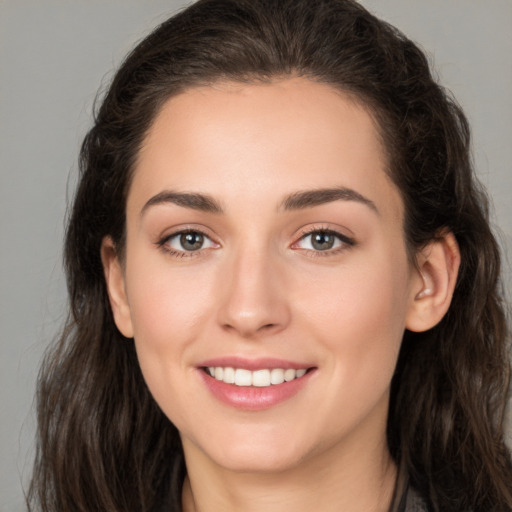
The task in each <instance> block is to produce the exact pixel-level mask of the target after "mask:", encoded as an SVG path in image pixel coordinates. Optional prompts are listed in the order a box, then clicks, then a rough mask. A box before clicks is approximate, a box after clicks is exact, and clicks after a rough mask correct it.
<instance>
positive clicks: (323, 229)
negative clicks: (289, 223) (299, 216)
mask: <svg viewBox="0 0 512 512" xmlns="http://www.w3.org/2000/svg"><path fill="white" fill-rule="evenodd" d="M314 233H325V234H329V235H333V236H335V237H336V238H337V240H338V241H339V242H340V243H341V244H340V245H338V246H337V247H333V248H331V249H326V250H324V251H322V250H316V249H309V248H302V247H299V246H298V244H299V242H301V241H302V240H304V239H305V238H307V237H308V236H311V235H312V234H314ZM355 245H356V240H355V239H354V238H353V237H352V236H349V235H347V234H345V233H343V232H342V231H340V230H338V229H335V228H332V227H330V226H326V225H316V226H311V227H308V228H306V229H302V230H301V231H300V232H299V234H298V236H297V238H296V241H295V242H293V244H292V245H291V248H292V249H296V250H301V251H304V252H309V253H313V254H314V255H315V256H329V255H333V254H337V253H339V252H341V251H344V250H346V249H348V248H350V247H353V246H355Z"/></svg>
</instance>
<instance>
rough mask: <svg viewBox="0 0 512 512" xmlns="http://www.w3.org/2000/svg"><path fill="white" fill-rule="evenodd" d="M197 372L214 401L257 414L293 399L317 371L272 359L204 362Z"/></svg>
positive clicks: (313, 368) (300, 364)
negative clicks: (214, 398) (258, 411)
mask: <svg viewBox="0 0 512 512" xmlns="http://www.w3.org/2000/svg"><path fill="white" fill-rule="evenodd" d="M198 370H200V372H199V374H200V375H201V377H202V379H203V382H204V383H205V384H206V386H207V388H208V389H209V390H210V392H211V393H212V394H213V395H214V396H215V397H216V398H217V399H219V400H220V401H222V402H223V403H225V404H228V405H230V406H231V407H234V408H237V409H244V410H251V411H256V410H262V409H268V408H271V407H273V406H275V405H277V404H279V403H281V402H284V401H286V400H288V399H290V398H292V397H293V396H295V395H296V394H297V393H298V392H299V391H300V390H301V389H302V388H303V387H304V386H305V385H306V383H307V382H308V381H309V377H310V376H311V374H312V373H314V370H316V368H315V367H313V366H309V365H307V364H304V363H297V362H291V361H283V360H275V359H265V360H262V359H260V360H242V359H238V358H224V359H216V360H210V361H206V362H204V363H202V364H201V365H200V366H199V367H198Z"/></svg>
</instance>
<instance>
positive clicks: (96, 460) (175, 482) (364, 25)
mask: <svg viewBox="0 0 512 512" xmlns="http://www.w3.org/2000/svg"><path fill="white" fill-rule="evenodd" d="M286 76H303V77H306V78H308V79H311V80H315V81H318V82H322V83H326V84H329V85H331V86H332V87H334V88H335V89H337V90H340V91H342V92H344V93H346V94H349V95H351V96H352V97H354V98H355V99H356V101H358V102H359V103H360V104H362V105H365V106H366V107H367V108H368V110H369V111H370V112H371V113H372V115H373V116H374V119H375V120H376V124H377V126H378V129H379V134H380V137H381V138H382V141H383V146H384V148H385V150H386V152H387V160H388V168H387V172H388V174H389V176H390V178H391V179H392V181H393V182H394V183H395V185H396V186H397V187H398V189H399V190H400V192H401V197H402V199H403V201H404V205H405V220H404V226H403V229H404V237H405V240H406V242H407V247H408V251H409V254H410V257H411V258H412V259H414V255H415V253H416V252H417V251H418V250H420V249H421V248H422V247H424V246H425V245H426V244H428V243H429V242H431V241H432V240H435V239H437V238H438V237H440V236H442V234H443V233H445V232H446V231H450V232H452V233H453V234H454V236H455V238H456V240H457V243H458V245H459V248H460V252H461V266H460V270H459V274H458V279H457V284H456V287H455V292H454V295H453V300H452V303H451V306H450V308H449V310H448V312H447V314H446V315H445V317H444V318H443V319H442V321H441V322H440V323H439V324H438V325H436V326H435V327H434V328H432V329H430V330H429V331H427V332H424V333H413V332H409V331H406V332H405V333H404V337H403V342H402V347H401V352H400V355H399V359H398V365H397V368H396V372H395V375H394V377H393V381H392V387H391V400H390V408H389V415H388V426H387V436H388V443H389V449H390V452H391V455H392V457H393V458H394V460H395V461H396V463H397V464H398V465H399V466H400V467H401V468H403V469H404V470H405V471H406V472H407V474H408V475H409V478H410V481H411V483H412V485H414V486H415V487H416V489H417V490H418V491H419V492H420V493H421V494H422V495H423V496H424V497H425V499H426V501H427V503H428V506H429V510H432V511H443V512H445V511H466V510H471V511H473V512H491V511H496V512H497V511H500V512H503V511H507V510H512V463H511V457H510V452H509V450H508V449H507V447H506V445H505V442H504V414H505V407H506V401H507V392H508V387H509V371H510V363H509V349H510V346H509V341H510V338H509V335H508V330H507V329H508V327H507V321H506V307H505V302H504V300H503V295H502V291H501V285H500V255H499V248H498V245H497V242H496V240H495V237H494V236H493V234H492V232H491V229H490V226H489V218H488V200H487V198H486V195H485V193H484V192H483V190H482V189H481V187H480V185H479V183H478V181H477V180H476V177H475V175H474V171H473V169H472V161H471V151H470V149H471V148H470V130H469V127H468V122H467V120H466V118H465V116H464V114H463V112H462V111H461V109H460V107H459V106H458V105H457V103H456V102H455V100H454V99H453V98H452V97H451V95H450V94H449V93H448V92H447V91H445V90H444V89H443V88H442V87H441V86H440V85H439V84H438V83H437V82H436V80H435V78H433V76H432V72H431V70H430V67H429V63H428V60H427V58H426V56H425V55H424V53H423V52H422V51H421V50H420V49H419V48H418V46H417V45H416V44H414V43H413V42H411V41H410V40H409V39H408V38H407V37H405V36H404V35H403V34H402V33H401V32H399V31H398V30H397V29H395V28H394V27H392V26H391V25H389V24H387V23H385V22H383V21H382V20H379V19H378V18H376V17H375V16H373V15H372V14H370V13H369V12H368V11H367V10H366V9H365V8H363V7H362V6H361V5H360V4H358V3H357V2H356V1H353V0H199V1H198V2H196V3H194V4H192V5H191V6H189V7H188V8H187V9H185V10H183V11H181V12H179V13H178V14H176V15H175V16H173V17H171V18H169V19H168V20H167V21H165V22H164V23H162V24H161V25H160V26H159V27H157V28H156V29H155V30H154V31H153V32H152V33H151V34H150V35H149V36H148V37H147V38H145V39H144V40H143V41H142V42H140V43H139V44H138V45H137V46H136V47H135V49H134V50H133V51H132V52H131V53H130V54H129V55H128V57H127V58H126V59H125V61H124V62H123V63H122V65H121V67H120V69H119V70H118V72H117V74H116V75H115V76H114V78H113V80H112V82H111V84H110V86H109V88H108V90H107V91H106V92H105V93H104V94H103V96H102V99H101V100H100V101H98V103H97V108H96V109H95V115H94V122H93V126H92V128H91V129H90V131H89V132H88V133H87V135H86V137H85V140H84V142H83V145H82V148H81V153H80V178H79V183H78V187H77V190H76V195H75V198H74V202H73V204H72V207H71V209H70V214H69V219H68V225H67V231H66V240H65V270H66V275H67V285H68V292H69V315H68V319H67V321H66V324H65V326H64V327H63V330H62V332H61V335H60V336H59V338H58V339H57V340H56V342H55V343H54V344H53V346H52V347H51V348H50V349H49V351H48V352H47V355H46V357H45V360H44V363H43V365H42V368H41V371H40V375H39V381H38V395H37V400H38V425H39V426H38V441H37V454H36V460H35V465H34V471H33V477H32V482H31V486H30V489H29V492H28V495H27V505H28V508H29V510H31V511H35V510H41V511H43V512H50V511H51V512H70V511H80V512H82V511H83V512H86V511H87V512H93V511H94V512H97V511H100V510H102V511H109V512H121V511H128V510H129V511H140V512H149V511H155V510H158V509H159V507H163V506H167V510H176V511H178V510H180V507H181V503H180V495H181V486H182V483H183V478H184V476H185V473H186V468H185V464H184V461H183V453H182V448H181V443H180V439H179V435H178V432H177V430H176V428H175V427H174V426H173V425H172V423H171V422H170V421H169V420H168V419H167V418H166V417H165V415H164V414H163V413H162V411H161V410H160V409H159V407H158V406H157V404H156V403H155V401H154V400H153V398H152V397H151V395H150V393H149V391H148V389H147V387H146V385H145V383H144V380H143V377H142V374H141V371H140V369H139V365H138V362H137V357H136V354H135V349H134V345H133V342H132V340H129V339H126V338H124V337H123V336H122V335H121V333H120V332H119V331H118V329H117V328H116V326H115V323H114V321H113V316H112V312H111V309H110V305H109V301H108V297H107V291H106V284H105V279H104V274H103V268H102V263H101V258H100V247H101V243H102V240H103V239H104V237H106V236H110V237H111V238H112V240H113V241H114V244H115V247H116V250H117V251H118V253H119V255H121V256H122V254H123V249H124V237H125V207H126V198H127V194H128V191H129V188H130V184H131V179H132V175H133V172H134V167H135V164H136V159H137V155H138V151H139V149H140V147H141V144H142V141H143V140H144V137H145V136H146V134H147V132H148V129H149V128H150V127H151V124H152V122H153V120H154V119H155V116H156V115H157V114H158V112H159V110H160V108H161V107H162V105H163V104H164V102H165V101H166V100H167V99H169V98H170V97H172V96H174V95H176V94H179V93H180V92H182V91H184V90H187V89H189V88H191V87H195V86H204V85H208V84H212V83H215V82H216V81H219V80H229V81H237V82H244V83H254V82H258V81H264V82H270V81H272V80H273V79H274V78H282V77H286Z"/></svg>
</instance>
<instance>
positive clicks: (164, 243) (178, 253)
mask: <svg viewBox="0 0 512 512" xmlns="http://www.w3.org/2000/svg"><path fill="white" fill-rule="evenodd" d="M187 234H193V235H200V236H202V237H204V239H206V240H209V242H210V243H211V244H212V246H215V245H217V246H218V244H217V243H216V242H214V241H213V240H212V239H211V237H210V236H208V235H207V234H206V233H204V232H203V231H201V230H199V229H183V230H181V231H176V232H174V233H171V234H170V235H166V236H165V237H163V238H162V239H161V240H159V241H158V242H157V244H156V245H157V246H158V247H159V248H160V249H161V250H163V251H164V252H165V253H167V254H169V255H171V256H173V257H175V258H193V257H197V256H199V255H201V254H202V252H203V251H204V250H207V249H210V248H212V247H206V248H204V247H200V248H199V249H197V250H192V251H187V250H186V249H183V250H181V249H173V248H172V247H170V246H169V245H168V244H169V242H170V241H172V240H173V239H177V238H178V237H181V236H183V235H187ZM313 234H323V235H327V236H333V237H335V238H336V239H337V241H338V242H339V243H340V246H338V247H334V248H332V249H326V250H315V249H301V248H300V247H297V245H298V244H299V243H300V242H301V241H304V240H305V239H306V238H307V237H310V236H312V235H313ZM335 243H336V242H335ZM354 245H356V241H355V240H354V239H353V238H350V237H348V236H346V235H344V234H342V233H339V232H338V231H335V230H333V229H329V228H323V227H313V228H311V229H309V230H307V231H305V232H304V233H302V234H301V236H300V238H299V239H298V240H297V241H296V242H294V243H293V244H292V245H291V248H292V249H297V250H302V251H304V252H306V253H308V255H310V256H312V257H326V256H333V255H336V254H339V253H340V252H343V251H345V250H347V249H348V248H350V247H353V246H354Z"/></svg>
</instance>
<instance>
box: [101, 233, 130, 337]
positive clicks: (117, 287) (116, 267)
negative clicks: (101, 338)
mask: <svg viewBox="0 0 512 512" xmlns="http://www.w3.org/2000/svg"><path fill="white" fill-rule="evenodd" d="M101 261H102V263H103V272H104V274H105V282H106V285H107V291H108V298H109V301H110V307H111V308H112V314H113V315H114V321H115V323H116V326H117V328H118V329H119V331H120V332H121V334H122V335H123V336H125V337H126V338H133V326H132V321H131V315H130V306H129V304H128V299H127V296H126V289H125V282H124V275H123V269H122V266H121V262H120V261H119V258H118V256H117V253H116V249H115V246H114V242H113V241H112V239H111V238H110V237H105V238H104V239H103V242H102V244H101Z"/></svg>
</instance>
